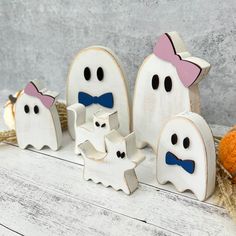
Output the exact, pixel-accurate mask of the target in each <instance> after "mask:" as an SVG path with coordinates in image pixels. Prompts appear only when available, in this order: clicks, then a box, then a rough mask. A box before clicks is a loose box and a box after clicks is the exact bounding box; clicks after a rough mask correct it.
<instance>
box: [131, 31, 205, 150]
mask: <svg viewBox="0 0 236 236" xmlns="http://www.w3.org/2000/svg"><path fill="white" fill-rule="evenodd" d="M209 68H210V64H209V63H208V62H206V61H204V60H202V59H200V58H197V57H192V56H191V55H190V53H189V52H188V51H187V49H186V48H185V46H184V43H183V41H182V40H181V38H180V37H179V35H178V34H177V33H176V32H171V33H166V34H163V35H162V36H161V37H160V38H159V40H158V41H157V43H156V45H155V47H154V50H153V53H152V54H151V55H150V56H148V57H147V58H146V59H145V60H144V62H143V64H142V65H141V67H140V69H139V72H138V75H137V79H136V83H135V90H134V102H133V127H134V131H135V134H136V137H137V147H138V148H143V147H145V146H146V145H147V144H149V145H150V146H151V147H152V148H153V150H154V151H155V152H156V151H157V147H158V145H157V142H158V140H159V137H160V132H161V129H162V128H163V126H164V125H165V123H166V122H167V121H168V120H169V119H170V117H172V116H173V115H176V114H178V113H180V112H184V111H194V112H197V113H199V112H200V101H199V90H198V82H199V81H200V80H201V79H202V78H204V77H205V76H206V75H207V73H208V71H209Z"/></svg>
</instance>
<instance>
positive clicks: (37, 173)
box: [0, 145, 236, 235]
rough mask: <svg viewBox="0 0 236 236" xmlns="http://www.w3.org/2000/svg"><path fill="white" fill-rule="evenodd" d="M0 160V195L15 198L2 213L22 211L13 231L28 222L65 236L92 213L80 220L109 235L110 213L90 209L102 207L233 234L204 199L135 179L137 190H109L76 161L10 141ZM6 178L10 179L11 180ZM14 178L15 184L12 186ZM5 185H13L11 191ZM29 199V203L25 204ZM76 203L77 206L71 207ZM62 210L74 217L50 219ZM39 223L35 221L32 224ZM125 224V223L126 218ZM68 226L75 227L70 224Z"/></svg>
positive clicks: (151, 221)
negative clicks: (90, 178) (86, 174)
mask: <svg viewBox="0 0 236 236" xmlns="http://www.w3.org/2000/svg"><path fill="white" fill-rule="evenodd" d="M72 152H73V150H72ZM78 158H79V157H78ZM0 159H1V163H0V173H1V178H0V183H1V185H0V187H1V189H2V190H4V191H10V192H9V194H5V195H3V191H1V196H2V199H4V197H6V196H7V197H10V198H11V197H12V198H13V199H15V202H14V201H13V202H12V201H11V202H10V203H9V204H8V206H7V208H6V209H8V211H6V214H8V213H7V212H14V215H18V214H22V216H21V217H17V219H18V218H19V219H21V220H22V222H23V223H22V224H19V223H15V227H17V229H18V230H19V229H23V226H21V225H27V224H29V230H34V227H36V228H37V230H39V231H40V230H41V231H42V230H44V232H47V230H52V231H51V232H55V231H53V230H58V229H60V230H62V233H61V235H63V233H64V234H65V235H66V231H63V228H64V227H65V225H67V224H69V222H70V224H71V222H74V221H75V222H78V219H79V220H80V221H79V222H81V221H82V219H84V218H86V217H88V218H91V219H95V218H93V216H95V215H96V214H97V217H96V219H97V220H96V221H95V220H94V221H93V220H91V221H89V222H88V223H86V224H88V225H87V226H86V229H87V228H89V229H90V228H93V229H94V228H96V229H100V231H103V234H104V235H107V234H108V233H107V232H104V230H108V229H106V227H105V226H106V225H107V226H108V228H110V230H112V234H113V235H115V234H116V233H117V231H116V226H114V227H113V226H111V225H110V223H111V221H108V223H106V222H107V220H108V219H107V218H112V216H110V215H109V214H108V216H107V217H102V216H100V215H99V213H96V212H99V211H100V210H101V209H104V208H105V209H109V211H111V212H113V213H114V214H119V215H122V216H125V217H129V218H132V219H137V220H138V221H143V222H146V224H145V225H152V226H153V227H157V229H160V228H161V229H168V230H169V231H171V232H175V233H177V234H181V235H190V234H194V233H195V235H196V234H197V235H199V234H201V235H234V233H235V232H236V225H235V224H234V223H233V222H232V221H231V220H230V218H229V217H228V215H227V213H226V211H225V210H224V209H222V208H220V207H217V206H214V205H212V204H209V203H201V202H199V201H197V200H194V199H191V198H189V197H186V196H182V195H179V194H175V193H171V192H169V191H163V190H161V189H158V188H156V187H152V186H147V185H146V184H140V186H139V189H138V190H137V191H136V192H135V193H134V194H132V195H131V196H126V195H125V194H124V193H122V192H115V191H113V190H112V189H111V188H104V187H103V186H101V185H96V184H94V183H92V182H87V181H84V180H83V179H82V166H81V165H78V164H75V163H71V162H66V161H62V160H61V159H56V158H50V156H46V155H42V154H37V153H35V152H32V151H30V150H20V149H19V148H17V147H14V146H11V147H9V146H5V145H2V146H1V153H0ZM12 178H13V180H11V179H12ZM14 183H15V184H16V185H15V187H14ZM7 186H8V187H7ZM12 186H13V187H12ZM11 188H13V189H12V190H11ZM41 189H42V190H41ZM14 195H15V197H14ZM58 195H60V196H63V197H59V199H60V198H63V199H64V200H61V202H60V201H59V204H55V201H56V200H55V199H57V196H58ZM45 196H46V197H45ZM41 197H42V199H41ZM27 199H28V200H27ZM47 199H49V200H47ZM50 199H51V200H50ZM70 199H75V200H76V201H78V202H80V203H81V204H85V203H86V204H89V206H87V205H86V204H85V208H86V209H87V210H80V208H79V207H80V205H81V204H79V203H70V202H71V200H70ZM20 200H22V201H23V202H24V200H27V201H28V203H25V205H24V204H23V203H22V202H21V201H20ZM19 202H20V204H19ZM34 202H37V203H40V204H39V205H38V208H37V207H32V206H34ZM68 202H69V203H68ZM30 203H32V204H31V205H30V206H28V205H29V204H30ZM90 205H92V206H96V207H97V208H99V209H97V210H94V209H93V208H90ZM3 206H5V203H4V204H1V206H0V207H3ZM27 206H28V207H27ZM18 207H20V209H18ZM44 207H46V208H49V209H50V210H48V211H49V212H50V214H49V212H46V213H42V214H43V215H45V216H47V220H48V221H49V222H51V221H52V222H53V223H50V224H49V225H46V226H45V224H44V223H41V218H37V217H39V215H40V214H39V213H38V212H40V211H41V210H42V211H44ZM76 207H78V209H79V210H78V211H75V212H73V211H74V209H75V208H76ZM25 208H26V209H25ZM27 209H28V211H27ZM23 210H24V211H23ZM32 210H37V211H36V212H37V213H36V214H34V215H36V216H35V217H36V218H34V220H35V221H34V224H33V223H32V222H30V217H32ZM22 211H23V212H24V214H23V213H22ZM1 212H2V210H1ZM9 214H10V213H9ZM64 214H65V215H69V216H71V217H72V216H74V217H75V218H76V219H77V220H75V219H73V217H72V219H71V218H70V217H69V220H66V219H67V217H65V221H64V220H62V221H61V222H58V221H57V220H56V219H60V218H63V217H64ZM105 214H106V213H105ZM12 215H13V213H12ZM12 215H10V216H8V217H7V218H4V220H5V222H7V223H8V225H9V224H12V217H13V216H12ZM88 215H89V216H88ZM18 216H19V215H18ZM3 217H4V215H2V216H0V222H2V221H3ZM100 217H102V218H100ZM63 219H64V218H63ZM86 219H87V218H86ZM100 220H101V221H100ZM103 221H104V223H103ZM29 222H30V223H29ZM91 222H93V224H92V223H91ZM112 222H113V224H115V225H116V224H118V222H117V221H116V217H114V219H113V221H112ZM84 223H85V221H83V222H81V225H80V226H78V228H79V229H77V228H76V229H75V230H81V228H82V227H83V226H84ZM32 224H33V225H32ZM39 224H40V226H38V225H39ZM91 224H92V225H91ZM126 224H127V225H130V224H131V223H129V222H128V223H126ZM126 224H124V225H122V226H121V227H120V228H119V224H118V226H117V228H119V229H120V231H119V233H120V232H121V234H122V232H126V231H125V228H126ZM13 225H14V224H13ZM75 225H77V224H75ZM20 227H21V228H20ZM73 227H75V226H74V225H73ZM140 227H141V226H140ZM140 227H139V226H137V228H138V230H137V231H136V233H137V232H139V230H140ZM45 228H46V229H45ZM137 228H136V229H137ZM148 228H149V227H148ZM123 230H124V231H123ZM133 230H134V231H132V233H133V232H135V227H133ZM20 232H22V231H20ZM58 232H59V231H58ZM75 232H76V231H75ZM77 232H78V231H77ZM84 232H85V231H84ZM101 234H102V233H101ZM130 234H131V232H130ZM151 234H155V233H153V231H149V232H145V235H151ZM128 235H129V231H128Z"/></svg>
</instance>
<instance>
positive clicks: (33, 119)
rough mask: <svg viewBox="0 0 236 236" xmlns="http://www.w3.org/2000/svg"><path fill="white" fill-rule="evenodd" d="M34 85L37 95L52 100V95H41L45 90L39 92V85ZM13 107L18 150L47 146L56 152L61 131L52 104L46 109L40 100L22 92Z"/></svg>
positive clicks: (54, 107) (59, 142)
mask: <svg viewBox="0 0 236 236" xmlns="http://www.w3.org/2000/svg"><path fill="white" fill-rule="evenodd" d="M29 84H31V85H32V84H33V83H32V82H30V83H29ZM34 84H35V88H37V89H38V94H39V93H40V94H41V96H47V97H51V98H52V99H54V97H53V96H54V95H52V94H54V93H52V92H49V91H48V93H47V95H43V93H46V90H45V89H42V90H40V87H39V85H37V86H36V84H37V83H36V82H34ZM41 88H42V87H41ZM40 91H43V92H40ZM49 94H50V95H49ZM15 106H16V108H15V126H16V136H17V142H18V145H19V147H20V148H22V149H25V148H27V147H28V146H33V147H34V148H36V149H42V148H43V147H44V146H48V147H49V148H51V149H52V150H57V149H58V148H59V147H60V145H61V141H62V131H61V125H60V120H59V115H58V112H57V109H56V106H55V103H54V102H53V104H52V105H51V106H50V108H47V107H45V105H44V104H43V103H42V102H41V100H40V98H38V97H34V96H31V95H28V94H26V91H24V92H23V93H21V95H20V96H19V97H18V99H17V101H16V105H15Z"/></svg>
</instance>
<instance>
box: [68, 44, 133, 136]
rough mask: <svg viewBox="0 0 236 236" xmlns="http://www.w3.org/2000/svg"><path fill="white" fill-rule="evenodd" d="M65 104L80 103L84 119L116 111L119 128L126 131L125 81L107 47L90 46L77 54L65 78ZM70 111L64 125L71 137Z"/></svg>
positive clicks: (128, 108) (128, 123) (126, 91)
mask: <svg viewBox="0 0 236 236" xmlns="http://www.w3.org/2000/svg"><path fill="white" fill-rule="evenodd" d="M66 100H67V106H70V105H73V104H74V103H81V104H83V105H84V106H85V107H86V121H92V120H93V114H94V113H95V112H96V111H98V110H100V109H103V110H105V111H108V112H111V111H117V112H118V119H119V123H120V127H119V131H120V132H121V133H122V134H123V135H127V134H128V133H130V119H131V118H130V107H129V103H130V101H129V94H128V86H127V80H126V78H125V75H124V72H123V70H122V67H121V64H120V62H119V60H118V58H117V57H116V55H115V54H114V53H113V52H112V51H111V50H110V49H108V48H105V47H101V46H92V47H89V48H85V49H83V50H82V51H80V52H79V53H78V55H77V56H76V57H75V59H74V61H73V62H72V65H71V67H70V70H69V74H68V79H67V98H66ZM73 118H74V116H73V113H72V112H70V111H68V128H69V132H70V134H71V136H72V137H73V138H75V132H74V121H73Z"/></svg>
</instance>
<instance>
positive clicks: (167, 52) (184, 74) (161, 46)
mask: <svg viewBox="0 0 236 236" xmlns="http://www.w3.org/2000/svg"><path fill="white" fill-rule="evenodd" d="M153 53H154V54H155V55H156V56H157V57H159V58H160V59H162V60H164V61H168V62H170V63H171V64H172V65H173V66H174V67H175V68H176V70H177V73H178V75H179V78H180V80H181V81H182V83H183V85H184V86H185V87H190V86H191V85H192V84H193V83H194V81H196V80H197V79H198V76H199V75H200V74H201V70H202V69H201V68H200V67H199V66H198V65H197V64H195V63H193V62H190V61H186V60H182V58H181V57H180V56H179V55H178V54H177V53H176V51H175V47H174V44H173V42H172V40H171V38H170V36H169V35H168V34H163V35H162V36H161V37H160V38H159V40H158V41H157V43H156V45H155V47H154V50H153Z"/></svg>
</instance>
